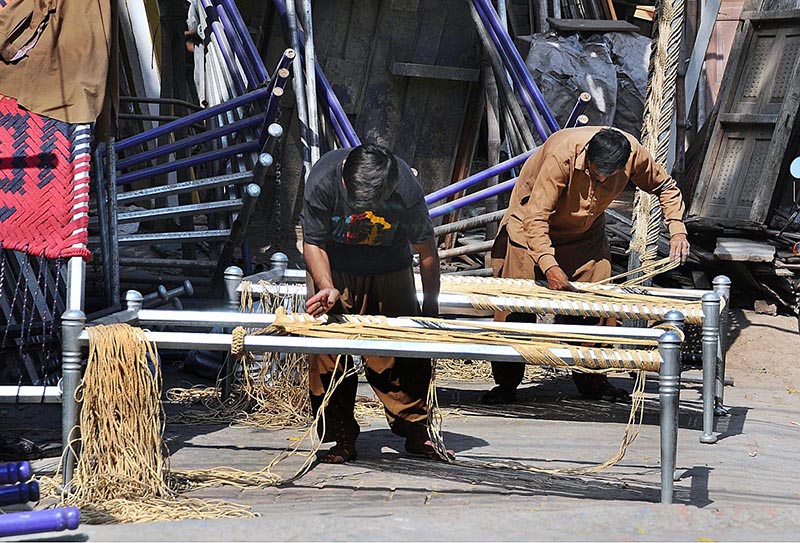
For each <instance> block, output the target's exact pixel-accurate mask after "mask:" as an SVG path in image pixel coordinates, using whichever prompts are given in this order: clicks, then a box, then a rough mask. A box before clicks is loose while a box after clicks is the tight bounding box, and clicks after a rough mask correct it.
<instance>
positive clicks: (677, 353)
mask: <svg viewBox="0 0 800 543" xmlns="http://www.w3.org/2000/svg"><path fill="white" fill-rule="evenodd" d="M658 350H659V352H660V353H661V358H662V362H661V369H660V371H659V379H658V395H659V403H660V404H661V503H665V504H670V503H672V497H673V487H674V485H673V482H674V481H673V479H674V476H675V465H676V454H677V450H678V398H679V395H680V379H681V374H680V371H681V338H680V336H679V335H678V334H677V333H676V332H672V331H668V332H666V333H664V335H662V336H661V337H660V338H659V340H658Z"/></svg>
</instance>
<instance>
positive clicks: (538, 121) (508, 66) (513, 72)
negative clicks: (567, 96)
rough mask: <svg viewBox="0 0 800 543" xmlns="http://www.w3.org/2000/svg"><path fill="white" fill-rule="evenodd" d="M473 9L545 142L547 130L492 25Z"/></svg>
mask: <svg viewBox="0 0 800 543" xmlns="http://www.w3.org/2000/svg"><path fill="white" fill-rule="evenodd" d="M475 9H476V11H477V12H478V16H479V17H480V18H481V20H482V21H483V23H484V27H485V29H486V33H487V34H488V36H489V39H490V40H491V41H492V43H494V48H495V50H496V51H497V54H498V55H500V58H501V60H502V62H503V64H504V65H505V67H506V69H507V70H508V74H509V75H510V76H511V79H513V80H514V86H515V87H516V90H517V94H519V97H520V99H521V100H522V105H523V106H525V111H527V112H528V117H530V119H531V122H533V127H534V128H535V129H536V132H537V133H538V134H539V137H540V138H541V139H542V141H544V140H546V139H547V137H548V135H549V134H548V130H547V129H546V128H545V126H544V124H542V118H541V115H540V114H539V112H538V110H537V109H536V106H535V105H534V104H533V100H532V98H531V95H530V93H529V92H528V90H527V87H526V86H525V85H524V84H523V82H522V79H520V76H519V73H517V71H516V70H515V69H514V66H513V65H512V63H511V59H510V58H509V56H508V53H507V52H506V50H505V49H503V46H502V44H501V43H500V39H499V38H498V37H497V34H496V33H495V31H494V29H493V28H492V25H490V24H489V23H488V21H487V20H486V16H485V15H484V14H483V12H482V11H481V9H480V7H479V6H477V4H476V7H475Z"/></svg>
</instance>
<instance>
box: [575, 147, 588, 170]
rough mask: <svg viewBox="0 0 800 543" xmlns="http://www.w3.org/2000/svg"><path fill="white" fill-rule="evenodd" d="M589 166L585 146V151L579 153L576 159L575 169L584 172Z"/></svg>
mask: <svg viewBox="0 0 800 543" xmlns="http://www.w3.org/2000/svg"><path fill="white" fill-rule="evenodd" d="M587 166H588V164H587V161H586V146H584V147H583V149H581V150H580V152H579V153H578V156H576V157H575V169H576V170H580V171H584V170H586V167H587Z"/></svg>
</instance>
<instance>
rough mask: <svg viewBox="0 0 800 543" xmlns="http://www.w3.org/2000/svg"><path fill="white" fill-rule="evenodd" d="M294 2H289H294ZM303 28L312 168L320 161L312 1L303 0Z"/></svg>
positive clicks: (291, 0) (290, 0)
mask: <svg viewBox="0 0 800 543" xmlns="http://www.w3.org/2000/svg"><path fill="white" fill-rule="evenodd" d="M293 1H294V0H289V2H293ZM303 26H305V29H306V42H305V60H306V76H307V77H308V85H306V106H307V107H308V138H309V140H308V145H309V148H310V149H311V166H312V167H313V166H314V164H316V162H317V160H319V115H318V113H317V80H316V75H315V70H314V65H315V64H316V62H317V60H316V52H315V51H314V18H313V16H312V13H311V0H303Z"/></svg>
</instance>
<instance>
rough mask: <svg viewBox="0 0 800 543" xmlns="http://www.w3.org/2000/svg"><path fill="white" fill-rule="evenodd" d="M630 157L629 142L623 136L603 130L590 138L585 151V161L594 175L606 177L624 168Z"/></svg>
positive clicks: (616, 132) (617, 132)
mask: <svg viewBox="0 0 800 543" xmlns="http://www.w3.org/2000/svg"><path fill="white" fill-rule="evenodd" d="M630 156H631V142H630V141H628V138H627V137H625V134H623V133H622V132H620V131H619V130H614V129H613V128H605V129H603V130H601V131H600V132H598V133H597V134H595V135H594V136H592V139H590V140H589V146H588V147H587V149H586V160H587V161H588V162H589V164H591V167H592V168H593V169H594V172H593V173H594V174H596V175H599V176H601V177H608V176H610V175H612V174H613V173H615V172H616V171H617V170H620V169H622V168H624V167H625V164H626V163H627V162H628V158H630Z"/></svg>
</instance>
